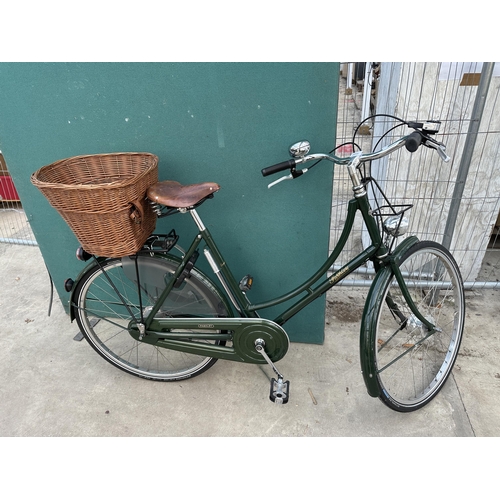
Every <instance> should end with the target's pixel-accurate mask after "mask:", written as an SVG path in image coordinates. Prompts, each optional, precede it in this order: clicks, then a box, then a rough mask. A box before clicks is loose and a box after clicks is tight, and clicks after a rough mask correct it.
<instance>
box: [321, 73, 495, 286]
mask: <svg viewBox="0 0 500 500" xmlns="http://www.w3.org/2000/svg"><path fill="white" fill-rule="evenodd" d="M345 66H346V65H344V66H343V68H344V71H343V75H342V78H341V84H340V89H339V107H338V110H339V111H338V120H337V145H341V144H343V143H346V142H349V141H352V140H353V133H354V131H355V130H356V128H357V126H358V125H359V122H360V121H361V120H362V119H363V118H364V117H366V116H371V115H373V114H375V113H377V114H383V115H390V116H394V115H395V116H397V117H399V118H402V119H403V120H408V121H411V120H413V121H425V120H428V119H430V120H439V121H441V130H440V133H439V136H438V140H440V141H442V142H444V143H445V144H446V146H447V153H448V154H449V155H450V156H451V158H452V159H451V161H450V162H449V163H443V162H442V160H441V159H440V158H439V156H438V155H437V154H435V152H434V151H432V150H429V149H427V148H420V149H419V150H418V151H417V152H416V153H414V154H410V153H408V152H407V151H406V150H405V149H404V148H402V149H401V150H399V151H397V152H395V153H394V154H393V155H391V156H390V157H385V158H383V159H381V160H378V161H377V162H372V164H371V166H370V174H371V175H372V176H373V177H374V178H375V179H376V180H377V181H378V183H379V184H380V185H381V186H382V188H383V190H384V192H385V193H386V195H387V197H388V199H389V200H391V202H392V203H394V204H411V205H413V207H412V209H411V210H410V212H409V228H408V233H407V234H416V235H417V236H418V237H419V238H420V239H421V240H425V239H429V240H434V241H438V242H440V243H443V244H444V245H445V246H447V247H449V248H450V250H451V251H452V253H453V254H454V256H455V258H456V260H457V262H458V263H459V266H460V268H461V271H462V275H463V277H464V281H465V282H466V283H467V286H468V287H481V286H482V287H486V286H487V287H497V286H498V284H499V283H498V278H499V277H500V250H498V247H500V238H499V236H498V233H499V231H498V224H499V221H498V214H499V210H500V195H499V193H500V175H499V174H500V162H499V160H500V113H499V111H500V102H499V92H500V71H498V69H497V67H496V66H494V65H493V64H489V65H487V64H486V63H485V64H484V65H483V64H482V63H379V64H373V65H372V64H371V63H366V65H365V68H364V69H363V70H362V71H356V70H354V71H351V72H349V75H348V74H347V71H345ZM365 69H366V71H364V70H365ZM487 70H488V71H489V74H487V75H486V76H485V73H487ZM351 75H357V77H354V78H353V77H352V76H351ZM365 75H366V77H365ZM360 76H361V77H362V79H361V80H360V79H359V77H360ZM481 78H483V81H482V84H481ZM485 78H486V80H485ZM485 81H486V82H487V85H485ZM481 85H482V86H481ZM367 94H368V96H369V98H367ZM396 125H398V122H397V121H396V120H394V119H393V118H390V117H389V116H383V117H381V118H377V119H368V120H367V121H366V122H365V123H364V125H363V127H362V128H361V129H357V135H356V137H355V142H356V143H357V145H359V146H360V147H361V148H362V149H363V150H364V151H371V150H372V149H376V150H378V149H380V148H381V147H383V146H385V145H387V144H389V143H391V142H393V141H394V140H395V139H396V138H399V137H401V136H402V135H405V134H407V133H408V129H407V128H406V127H396V128H394V129H393V130H391V129H392V128H393V127H394V126H396ZM387 131H389V133H388V134H387V135H384V134H385V133H386V132H387ZM351 147H352V146H350V145H347V146H344V147H343V148H341V149H340V150H341V151H342V150H344V152H346V153H347V152H349V151H350V150H351ZM334 177H335V181H334V194H333V202H332V207H333V209H332V225H331V245H333V244H334V243H335V242H336V241H337V240H338V238H339V236H340V231H341V229H342V227H343V222H344V220H345V214H346V202H347V201H348V200H349V199H350V198H351V197H352V190H351V187H350V185H349V180H348V178H347V177H346V174H345V172H344V171H342V170H339V169H337V170H336V172H335V176H334ZM370 195H371V200H372V203H373V204H375V205H376V204H377V203H380V202H381V200H380V194H379V193H377V192H374V191H372V192H371V193H370ZM403 237H404V236H403ZM403 237H400V238H399V240H401V239H402V238H403ZM366 245H367V236H366V234H365V231H364V230H363V224H362V221H358V222H357V226H356V231H355V232H354V234H353V236H352V238H351V240H350V242H349V244H348V245H347V247H346V249H345V251H344V252H343V256H341V262H340V264H341V265H342V264H345V263H347V262H348V260H349V258H350V257H352V256H354V255H355V254H356V253H359V250H360V249H361V248H362V247H363V246H366Z"/></svg>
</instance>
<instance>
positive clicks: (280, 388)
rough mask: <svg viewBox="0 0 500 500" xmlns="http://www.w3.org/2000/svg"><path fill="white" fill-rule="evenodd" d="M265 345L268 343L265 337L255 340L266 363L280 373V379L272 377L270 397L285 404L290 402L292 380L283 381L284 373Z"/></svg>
mask: <svg viewBox="0 0 500 500" xmlns="http://www.w3.org/2000/svg"><path fill="white" fill-rule="evenodd" d="M265 346H266V343H265V342H264V340H263V339H257V340H256V341H255V350H256V351H257V352H258V353H259V354H260V355H261V356H262V357H263V358H264V359H265V360H266V363H267V364H268V365H269V366H270V367H271V368H272V369H273V371H274V373H276V375H278V380H276V379H275V378H272V379H271V391H270V393H269V399H270V400H271V401H272V402H273V403H276V404H279V405H284V404H286V403H288V396H289V394H290V382H289V381H288V380H287V381H286V382H283V375H281V373H280V372H279V371H278V369H277V368H276V366H275V365H274V363H273V362H272V361H271V359H270V358H269V356H268V355H267V354H266V351H265V350H264V347H265Z"/></svg>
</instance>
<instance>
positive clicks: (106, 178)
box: [31, 153, 158, 257]
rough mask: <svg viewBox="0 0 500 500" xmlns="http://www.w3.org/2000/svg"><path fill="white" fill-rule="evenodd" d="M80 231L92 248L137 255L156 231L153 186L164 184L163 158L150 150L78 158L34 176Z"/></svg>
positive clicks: (94, 251) (107, 254)
mask: <svg viewBox="0 0 500 500" xmlns="http://www.w3.org/2000/svg"><path fill="white" fill-rule="evenodd" d="M31 182H32V183H33V184H34V185H35V186H36V187H37V188H38V189H39V190H40V191H41V192H42V193H43V194H44V196H45V197H46V198H47V199H48V200H49V202H50V204H51V205H52V206H53V207H54V208H55V209H56V210H57V211H58V212H59V214H60V215H61V217H62V218H63V219H64V220H65V221H66V222H67V224H68V225H69V227H70V228H71V229H72V231H73V232H74V233H75V235H76V237H77V238H78V241H79V242H80V243H81V245H82V247H83V248H84V250H85V251H86V252H89V253H91V254H93V255H99V256H102V257H124V256H125V255H132V254H134V253H135V252H137V251H138V250H140V248H141V247H142V245H143V244H144V242H145V241H146V239H147V238H148V237H149V236H150V234H151V233H152V232H153V231H154V228H155V225H156V215H155V214H154V212H153V210H152V209H151V206H150V204H149V203H148V202H147V200H146V199H145V198H146V191H147V189H148V188H149V187H150V186H152V185H153V184H155V183H156V182H158V157H157V156H155V155H153V154H150V153H109V154H98V155H86V156H75V157H72V158H66V159H64V160H59V161H57V162H55V163H52V164H51V165H46V166H44V167H42V168H40V169H39V170H37V171H36V172H35V173H34V174H33V175H32V176H31Z"/></svg>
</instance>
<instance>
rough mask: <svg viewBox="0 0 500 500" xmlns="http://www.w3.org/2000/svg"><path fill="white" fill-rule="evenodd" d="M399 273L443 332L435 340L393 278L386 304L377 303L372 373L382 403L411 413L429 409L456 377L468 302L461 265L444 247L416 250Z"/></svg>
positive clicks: (419, 246)
mask: <svg viewBox="0 0 500 500" xmlns="http://www.w3.org/2000/svg"><path fill="white" fill-rule="evenodd" d="M399 268H400V270H401V272H402V275H403V277H404V279H405V283H406V285H407V287H408V290H409V292H410V295H411V297H412V299H413V301H414V303H415V305H416V306H417V308H418V310H419V312H420V313H421V314H422V316H423V317H424V318H425V319H427V320H428V321H430V322H431V323H432V324H434V325H435V326H437V327H438V329H439V330H438V331H435V332H434V333H433V334H430V335H429V330H428V328H427V327H425V325H424V324H423V323H422V322H421V321H419V320H418V318H417V317H416V316H415V315H414V314H413V313H412V312H411V310H410V308H409V306H408V305H407V303H406V301H405V299H404V297H403V293H402V291H401V289H400V287H399V285H398V283H397V281H396V279H395V277H394V275H391V276H390V279H388V280H387V284H386V285H385V288H383V289H382V293H383V300H379V301H377V302H378V304H379V309H378V311H377V312H376V317H377V319H376V332H375V335H374V336H373V337H372V342H373V345H372V349H373V352H374V353H375V355H374V357H373V360H374V364H375V366H374V367H373V372H372V373H375V374H376V382H377V384H378V389H379V394H380V395H379V398H380V399H381V400H382V402H383V403H384V404H385V405H387V406H388V407H389V408H391V409H393V410H396V411H400V412H409V411H414V410H418V409H419V408H422V407H423V406H424V405H426V404H427V403H429V402H430V401H431V400H432V399H433V398H434V397H435V396H436V395H437V394H438V393H439V391H440V390H441V389H442V387H443V385H444V383H445V382H446V380H447V379H448V377H449V376H450V374H451V371H452V369H453V365H454V363H455V360H456V358H457V355H458V351H459V349H460V343H461V340H462V335H463V329H464V321H465V300H464V289H463V282H462V277H461V275H460V270H459V268H458V265H457V263H456V262H455V260H454V258H453V257H452V255H451V254H450V252H449V251H448V250H447V249H446V248H445V247H443V246H442V245H440V244H438V243H435V242H431V241H422V242H419V243H417V244H415V245H414V246H412V247H410V249H409V250H408V251H407V252H406V253H405V254H404V255H403V257H402V258H401V260H400V262H399Z"/></svg>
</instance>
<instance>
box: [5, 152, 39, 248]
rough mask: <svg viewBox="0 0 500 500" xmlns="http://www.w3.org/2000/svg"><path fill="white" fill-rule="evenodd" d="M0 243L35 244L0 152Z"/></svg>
mask: <svg viewBox="0 0 500 500" xmlns="http://www.w3.org/2000/svg"><path fill="white" fill-rule="evenodd" d="M0 243H11V244H19V245H36V244H37V243H36V240H35V236H34V235H33V232H32V230H31V227H30V225H29V222H28V219H27V217H26V214H25V212H24V210H23V207H22V205H21V200H20V199H19V195H18V193H17V190H16V188H15V186H14V183H13V181H12V178H11V176H10V173H9V170H8V168H7V165H6V163H5V160H4V158H3V155H2V153H1V152H0Z"/></svg>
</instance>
